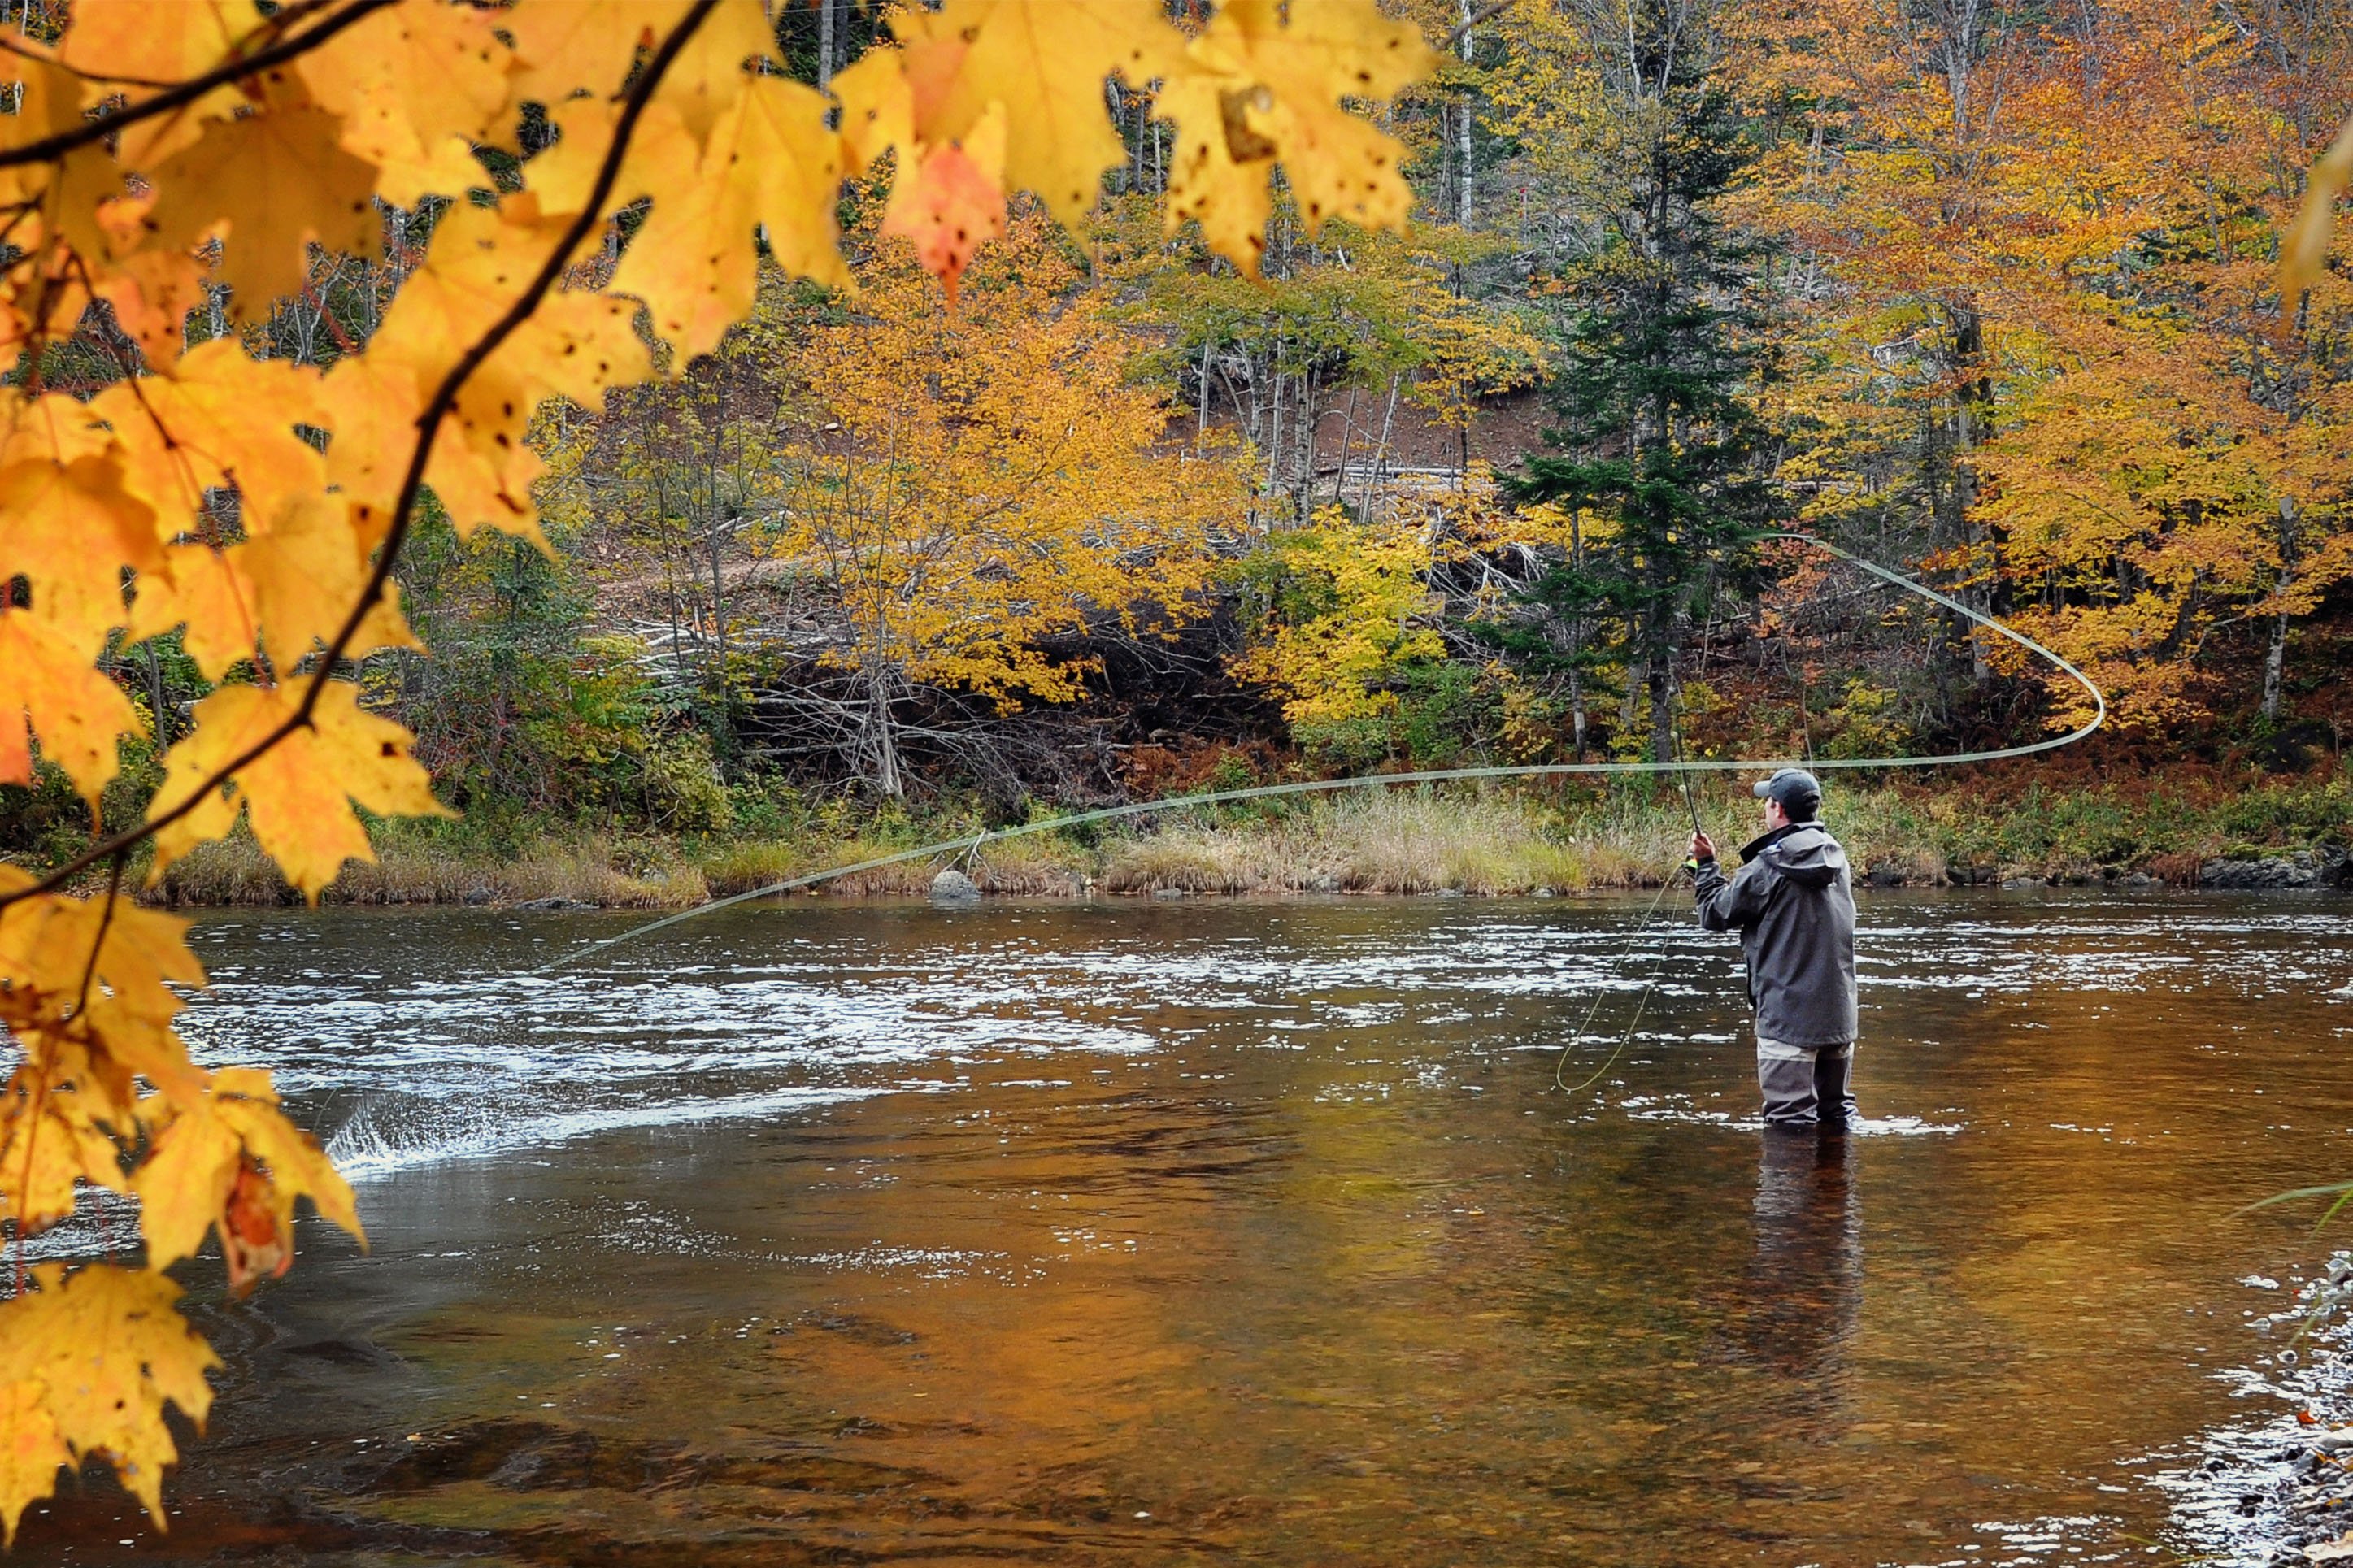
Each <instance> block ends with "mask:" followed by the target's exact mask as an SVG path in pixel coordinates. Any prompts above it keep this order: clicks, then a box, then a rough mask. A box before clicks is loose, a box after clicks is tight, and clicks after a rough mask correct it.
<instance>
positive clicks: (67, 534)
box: [0, 458, 162, 658]
mask: <svg viewBox="0 0 2353 1568" xmlns="http://www.w3.org/2000/svg"><path fill="white" fill-rule="evenodd" d="M161 559H162V553H161V547H160V546H159V545H158V544H157V542H156V539H155V522H154V513H153V510H150V509H149V507H148V506H147V503H146V502H144V501H142V500H139V499H137V498H136V497H134V496H132V495H131V494H130V493H128V492H127V491H126V490H124V489H123V488H122V470H121V467H120V466H119V465H118V464H116V463H114V462H112V461H111V460H110V459H108V458H75V459H74V460H73V461H72V462H70V463H64V464H59V463H50V462H43V461H40V460H38V459H35V460H32V461H29V462H22V463H12V464H10V465H8V466H7V467H6V468H0V572H5V573H6V574H9V575H11V576H15V575H18V574H22V575H23V576H24V577H25V578H26V579H27V580H28V581H29V582H30V584H32V589H33V603H32V614H33V616H35V618H37V619H38V620H41V621H44V622H46V623H47V624H48V626H51V627H52V628H54V629H55V630H56V632H57V633H58V636H59V637H63V638H64V639H65V640H66V641H67V642H68V643H69V645H71V646H72V647H77V648H79V649H80V650H82V657H83V658H97V657H98V655H99V653H100V650H101V649H103V648H104V647H106V639H107V637H108V635H109V634H110V633H111V632H112V631H113V629H114V628H115V627H117V626H121V624H122V623H123V621H124V619H125V613H124V609H123V604H122V569H123V568H124V567H126V566H129V567H133V568H137V569H141V570H144V569H146V568H149V567H152V566H154V565H156V564H159V563H160V562H161Z"/></svg>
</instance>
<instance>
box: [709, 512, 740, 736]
mask: <svg viewBox="0 0 2353 1568" xmlns="http://www.w3.org/2000/svg"><path fill="white" fill-rule="evenodd" d="M726 536H727V528H726V525H725V524H723V523H713V524H712V528H711V630H712V647H713V649H714V650H715V651H714V656H713V658H712V664H711V686H712V691H711V727H712V731H713V732H714V735H715V738H716V739H717V740H718V741H719V743H720V744H719V752H720V755H721V756H727V755H729V754H731V753H732V752H733V751H734V749H735V747H734V725H733V721H732V720H731V719H730V718H729V715H728V711H727V584H726V580H725V579H724V578H723V576H721V574H720V569H719V563H720V548H719V547H720V543H721V542H722V541H723V540H724V539H725V538H726Z"/></svg>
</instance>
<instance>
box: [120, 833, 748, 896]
mask: <svg viewBox="0 0 2353 1568" xmlns="http://www.w3.org/2000/svg"><path fill="white" fill-rule="evenodd" d="M145 896H146V897H148V898H150V899H152V900H154V901H157V902H162V903H171V904H196V905H226V904H239V905H264V906H267V905H277V904H290V903H297V902H300V901H301V900H300V896H299V895H298V894H296V892H295V891H294V889H292V888H290V887H289V886H287V883H286V879H284V878H282V877H280V875H279V874H278V868H277V867H276V866H274V865H272V864H271V863H270V861H269V858H268V857H267V856H265V855H263V854H262V852H261V848H260V847H259V845H257V844H255V843H254V841H253V840H252V838H250V837H248V836H247V835H245V834H243V833H239V834H237V835H236V836H235V837H229V838H225V839H221V840H218V841H216V842H215V843H211V844H206V845H201V846H199V847H197V848H196V849H195V851H193V852H192V853H190V854H189V855H188V856H187V857H186V858H183V859H181V860H179V861H176V862H174V864H173V866H172V867H171V868H169V869H168V870H166V871H165V872H164V879H163V881H162V883H161V884H160V885H159V886H157V887H156V888H155V889H153V890H152V891H151V892H149V893H147V894H146V895H145ZM711 896H712V894H711V889H710V888H709V887H708V886H707V885H706V884H705V882H704V880H703V878H702V871H701V870H700V869H698V868H695V867H693V866H691V865H681V866H677V867H663V868H656V869H651V870H649V871H648V872H646V873H643V874H633V873H631V872H629V871H628V870H625V869H623V868H621V867H620V866H619V865H617V864H616V858H615V856H614V854H613V852H612V848H611V847H610V846H609V845H606V844H604V843H602V842H601V841H597V840H587V841H584V842H581V843H577V844H564V845H550V846H547V847H543V848H541V849H538V850H534V851H533V853H531V854H529V855H526V856H522V857H520V858H515V859H512V860H507V861H486V860H482V859H480V858H472V857H467V856H461V855H459V854H458V853H456V852H454V851H452V850H450V849H448V848H447V847H442V846H438V845H432V844H414V843H406V842H403V841H402V840H400V839H399V838H398V837H389V841H387V842H380V843H379V844H378V845H377V846H376V860H375V864H373V865H350V866H346V867H344V868H343V875H341V876H340V877H337V878H336V879H335V880H334V881H333V882H332V884H330V885H329V886H328V888H327V889H326V891H325V893H324V894H323V895H322V899H321V901H322V902H323V903H331V904H521V903H529V902H532V901H533V900H543V899H557V900H564V901H565V902H569V903H578V904H594V905H598V906H600V907H603V908H607V909H617V910H674V909H689V908H691V907H693V906H694V905H696V904H701V903H704V902H707V901H709V900H710V898H711Z"/></svg>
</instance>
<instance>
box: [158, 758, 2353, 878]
mask: <svg viewBox="0 0 2353 1568" xmlns="http://www.w3.org/2000/svg"><path fill="white" fill-rule="evenodd" d="M1694 788H1695V794H1696V795H1697V796H1698V805H1699V810H1700V815H1701V817H1702V820H1703V821H1704V822H1705V823H1706V824H1708V825H1709V826H1710V827H1711V829H1712V830H1714V831H1715V832H1716V833H1718V834H1719V836H1721V837H1724V838H1725V839H1726V840H1727V841H1730V840H1732V839H1734V838H1735V837H1736V836H1737V835H1740V834H1743V833H1745V832H1746V830H1747V827H1748V825H1749V824H1751V823H1752V822H1753V821H1754V820H1755V812H1756V806H1755V803H1754V802H1753V801H1752V800H1750V799H1748V798H1747V797H1746V795H1745V793H1743V792H1742V791H1741V790H1740V788H1739V786H1738V785H1737V784H1735V783H1733V782H1731V781H1726V780H1722V779H1710V780H1707V781H1704V783H1703V784H1698V785H1695V786H1694ZM1828 816H1830V818H1831V824H1832V826H1833V827H1834V828H1835V829H1836V831H1837V832H1838V834H1839V836H1840V837H1841V840H1842V841H1843V842H1844V843H1845V844H1846V846H1847V848H1848V851H1849V853H1850V855H1851V856H1852V858H1853V859H1854V862H1855V865H1856V868H1857V878H1858V880H1859V881H1862V882H1864V883H1866V884H1868V885H1872V886H1879V887H1926V886H1943V885H1951V884H1979V883H1989V882H2008V883H2013V884H2033V883H2057V884H2071V885H2094V884H2104V883H2106V884H2123V885H2127V886H2137V887H2155V886H2160V885H2162V886H2171V887H2192V886H2208V887H2214V886H2224V887H2280V888H2300V887H2327V886H2339V885H2344V884H2346V883H2347V882H2348V881H2353V862H2348V859H2347V856H2346V846H2347V844H2348V841H2353V785H2349V784H2348V780H2347V778H2346V777H2345V776H2344V775H2343V774H2342V773H2330V774H2323V775H2305V776H2298V777H2294V778H2284V779H2281V778H2273V779H2263V780H2259V781H2255V782H2251V783H2247V784H2242V785H2240V786H2239V787H2235V788H2234V787H2230V786H2228V785H2227V784H2223V783H2221V782H2219V781H2214V780H2203V781H2195V782H2190V783H2177V784H2165V785H2158V784H2147V783H2145V782H2141V781H2133V782H2129V783H2123V784H2118V783H2107V784H2084V785H2077V786H2074V787H2065V788H2053V787H2047V786H2045V785H2043V784H2038V783H2032V782H2029V783H2026V784H2022V785H2021V786H2020V787H2017V788H2014V789H2004V788H2001V787H1998V786H1997V785H1988V784H1984V783H1983V782H1982V781H1979V782H1978V784H1973V785H1972V787H1970V788H1968V789H1956V788H1950V787H1929V786H1926V785H1924V784H1920V783H1918V782H1916V781H1915V782H1907V783H1903V784H1892V783H1891V784H1873V785H1868V786H1855V785H1845V784H1837V785H1834V786H1833V795H1832V799H1831V805H1830V808H1829V812H1828ZM979 826H980V825H979V822H978V820H977V818H976V817H975V816H971V815H968V814H965V813H961V812H958V811H955V810H942V811H937V812H934V813H930V814H925V815H913V814H907V813H902V812H896V811H890V812H880V813H872V814H867V815H865V816H854V815H850V814H846V813H841V812H834V813H829V814H827V815H826V816H823V817H821V818H814V819H811V820H807V821H804V822H800V823H795V824H792V825H789V826H787V827H786V828H785V829H783V830H781V831H770V832H767V833H745V834H738V835H733V836H726V837H718V836H702V837H687V836H680V837H655V836H645V835H635V836H612V835H604V834H597V833H593V832H579V831H572V830H565V829H562V828H558V827H547V828H541V829H538V830H536V831H530V832H514V831H510V832H508V833H506V834H503V835H497V836H493V835H491V834H490V833H488V832H486V831H485V830H483V829H481V828H479V827H476V826H470V825H469V824H466V823H463V822H459V823H454V824H450V823H438V822H427V823H409V822H396V823H386V824H383V825H380V826H379V828H378V830H377V833H376V844H377V854H378V859H377V863H376V864H375V865H373V866H357V865H355V866H352V867H350V868H346V870H345V871H344V873H343V876H342V877H341V878H339V879H337V880H336V882H335V883H334V885H333V886H332V887H331V888H330V889H328V890H327V893H326V895H325V901H327V902H331V903H347V904H476V905H482V904H489V905H538V906H542V907H547V906H551V905H587V906H596V907H601V908H615V909H646V910H659V909H687V908H692V907H694V906H696V905H698V904H702V903H705V902H708V901H709V900H712V899H715V898H725V897H729V896H731V895H733V894H736V893H741V892H746V891H749V890H752V889H757V888H762V887H765V886H768V885H770V884H772V883H776V882H779V881H783V880H786V879H791V878H795V877H800V876H806V875H810V874H814V873H818V872H822V871H825V870H827V869H829V868H833V867H836V866H842V865H849V864H855V863H857V862H860V861H862V860H870V859H874V858H881V857H884V856H888V855H891V854H894V853H898V852H902V851H904V850H908V849H913V848H918V847H923V846H924V845H927V844H932V843H939V842H949V841H955V840H958V839H964V840H969V839H970V838H971V837H972V836H973V835H974V834H976V832H977V831H978V829H979ZM1690 834H1691V818H1690V814H1689V811H1688V809H1687V808H1686V806H1685V805H1684V802H1683V795H1682V794H1681V792H1680V791H1678V790H1675V789H1673V788H1672V787H1669V786H1660V785H1657V784H1648V783H1638V784H1630V785H1628V784H1620V785H1617V786H1614V787H1607V788H1603V787H1593V786H1586V785H1582V784H1579V785H1577V786H1573V787H1570V788H1566V789H1563V788H1553V789H1521V788H1491V789H1485V790H1473V789H1468V788H1465V789H1459V790H1447V791H1439V790H1433V789H1429V788H1418V789H1411V790H1397V791H1388V792H1382V793H1377V794H1375V793H1353V792H1352V793H1349V794H1346V795H1335V796H1320V797H1318V796H1309V797H1290V798H1284V799H1277V800H1270V801H1258V802H1248V803H1243V804H1241V805H1225V806H1205V807H1194V808H1185V809H1179V810H1176V811H1172V812H1170V813H1168V814H1167V815H1166V816H1159V817H1156V818H1151V819H1145V820H1144V821H1142V822H1139V823H1134V824H1121V825H1119V826H1118V827H1117V829H1116V830H1115V831H1114V830H1107V829H1105V828H1104V827H1103V826H1100V825H1095V826H1079V827H1076V828H1068V829H1060V828H1051V827H1049V828H1044V829H1042V830H1040V831H1038V832H1035V833H1032V834H1030V835H1028V836H1025V837H1020V838H1015V839H1010V840H1005V841H1000V842H995V843H990V844H987V845H984V846H982V847H980V849H979V850H977V851H976V852H973V853H969V854H967V853H965V851H964V850H963V849H961V848H958V849H956V850H952V851H947V852H944V853H943V854H942V855H940V856H938V857H928V856H927V857H921V858H915V859H912V860H909V861H905V862H902V863H901V864H898V865H895V866H890V867H884V868H878V869H874V870H870V871H864V872H860V873H857V874H855V875H852V876H849V877H845V878H841V879H837V880H834V881H830V882H828V883H827V884H825V885H824V889H823V890H824V891H827V892H829V893H832V894H836V895H849V896H858V895H878V894H920V893H922V892H923V891H924V890H925V889H928V888H929V886H930V884H931V879H932V878H933V876H934V874H935V873H936V872H937V871H938V870H939V869H940V868H942V867H943V866H944V865H948V864H955V865H957V866H959V867H961V868H963V869H964V870H965V871H966V872H967V873H968V874H969V875H970V876H971V877H972V879H973V880H974V882H975V884H976V886H977V887H978V888H979V889H980V890H981V891H982V892H983V893H986V894H996V895H1025V896H1033V897H1035V896H1048V897H1052V896H1077V895H1080V894H1082V893H1085V892H1088V891H1091V890H1092V891H1096V892H1103V893H1130V894H1150V893H1155V892H1162V891H1171V892H1182V893H1206V894H1215V893H1257V894H1270V893H1271V894H1281V893H1301V892H1314V893H1387V894H1411V893H1435V892H1459V893H1463V894H1467V895H1472V896H1509V895H1526V894H1541V893H1544V892H1546V891H1550V892H1555V893H1576V892H1589V891H1599V890H1607V889H1631V888H1641V887H1655V886H1656V885H1657V884H1658V882H1659V879H1661V878H1662V877H1664V876H1666V875H1668V874H1670V873H1671V872H1672V870H1673V868H1675V867H1676V866H1677V865H1678V864H1679V863H1680V862H1681V860H1682V858H1683V852H1684V848H1685V845H1686V842H1687V840H1688V839H1689V837H1690ZM1727 847H1729V844H1728V843H1727ZM149 896H150V897H151V898H153V900H155V901H157V902H160V903H167V904H185V905H233V904H259V905H267V904H275V903H281V902H287V901H290V900H291V899H292V897H293V895H292V893H291V892H290V889H287V887H286V885H285V883H284V882H283V880H282V879H280V878H279V876H278V875H277V872H276V870H275V868H272V867H271V866H270V865H269V862H268V860H267V859H266V858H264V857H263V856H262V855H261V854H260V852H259V848H258V847H256V846H255V845H254V844H253V843H252V842H251V840H250V839H249V838H247V837H244V836H243V835H241V834H240V835H239V836H238V837H233V838H231V839H229V840H227V841H225V842H222V843H218V844H212V845H206V846H205V847H202V848H201V849H199V850H198V851H197V852H196V853H195V854H194V855H191V856H190V857H188V858H186V859H185V860H183V861H181V862H180V863H178V864H177V865H175V866H174V867H173V868H171V869H170V871H169V872H167V873H166V875H165V876H164V879H163V880H162V882H161V883H160V884H159V885H158V886H157V887H156V888H155V889H153V891H152V892H151V894H150V895H149Z"/></svg>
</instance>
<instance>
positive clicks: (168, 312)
mask: <svg viewBox="0 0 2353 1568" xmlns="http://www.w3.org/2000/svg"><path fill="white" fill-rule="evenodd" d="M91 270H92V278H91V281H90V292H91V293H92V294H94V295H96V296H97V297H98V298H99V299H101V300H105V301H106V302H107V304H109V305H110V306H111V307H112V308H113V310H114V319H115V321H116V322H117V323H118V324H120V325H121V328H122V330H123V331H126V332H129V333H130V334H131V335H132V337H134V338H136V339H138V340H139V349H140V352H141V353H143V354H145V355H146V356H147V363H149V364H150V365H151V366H153V367H155V368H157V369H159V370H160V369H168V368H169V367H170V366H171V364H172V363H173V362H174V361H175V360H177V359H178V358H179V357H180V349H181V345H182V344H183V342H185V329H186V323H187V320H188V312H189V311H191V310H195V309H196V308H197V307H198V306H199V305H202V304H203V303H204V302H205V300H206V289H205V268H204V267H203V265H202V264H201V263H199V262H198V261H197V260H196V258H195V257H194V256H191V255H189V254H188V253H187V252H186V251H183V250H139V251H133V252H132V254H131V255H129V256H126V257H123V258H121V259H120V260H116V261H109V262H107V263H105V264H104V265H103V266H93V268H92V269H91Z"/></svg>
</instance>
